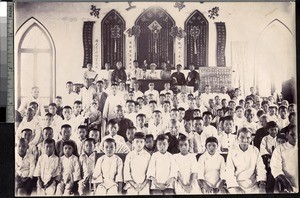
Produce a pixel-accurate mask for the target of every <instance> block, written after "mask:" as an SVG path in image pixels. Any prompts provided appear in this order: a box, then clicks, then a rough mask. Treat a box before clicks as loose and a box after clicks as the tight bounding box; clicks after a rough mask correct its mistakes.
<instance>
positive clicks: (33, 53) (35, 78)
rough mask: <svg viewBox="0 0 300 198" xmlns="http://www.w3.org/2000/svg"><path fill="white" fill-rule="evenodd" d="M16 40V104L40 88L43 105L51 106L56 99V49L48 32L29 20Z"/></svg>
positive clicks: (39, 24)
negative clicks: (34, 89)
mask: <svg viewBox="0 0 300 198" xmlns="http://www.w3.org/2000/svg"><path fill="white" fill-rule="evenodd" d="M15 40H16V42H17V43H16V46H17V54H16V55H17V59H16V71H15V72H16V77H17V78H16V79H17V83H16V98H17V105H18V106H19V105H20V101H21V99H22V98H24V97H27V96H29V95H30V93H31V88H32V87H35V86H37V87H39V88H40V95H39V97H40V98H41V99H42V101H43V103H44V104H49V102H50V101H52V99H53V98H54V96H55V86H54V84H55V47H54V43H53V40H52V38H51V36H50V34H49V32H48V31H47V29H46V28H45V27H44V26H43V25H42V24H41V23H40V22H39V21H37V20H36V19H34V18H30V19H29V20H27V21H26V22H25V23H24V24H23V25H22V26H21V27H20V28H19V29H18V31H17V33H16V38H15Z"/></svg>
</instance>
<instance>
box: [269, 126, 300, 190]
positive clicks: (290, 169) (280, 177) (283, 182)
mask: <svg viewBox="0 0 300 198" xmlns="http://www.w3.org/2000/svg"><path fill="white" fill-rule="evenodd" d="M286 137H287V139H288V141H287V142H286V143H284V144H282V145H279V146H278V147H276V148H275V150H274V151H273V154H272V158H271V162H270V167H271V172H272V175H273V176H274V178H275V180H276V181H275V192H286V191H287V192H296V193H297V192H298V188H299V187H298V185H299V184H298V177H297V176H298V172H297V167H298V166H297V161H298V153H297V152H298V148H297V145H296V143H297V132H296V125H293V126H292V127H291V128H290V131H289V133H288V134H287V136H286Z"/></svg>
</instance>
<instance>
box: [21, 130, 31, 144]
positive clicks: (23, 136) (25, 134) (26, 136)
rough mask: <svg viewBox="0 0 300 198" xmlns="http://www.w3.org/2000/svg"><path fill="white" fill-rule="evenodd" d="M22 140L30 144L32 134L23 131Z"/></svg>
mask: <svg viewBox="0 0 300 198" xmlns="http://www.w3.org/2000/svg"><path fill="white" fill-rule="evenodd" d="M22 138H24V139H26V140H27V142H30V141H31V139H32V132H31V131H23V132H22Z"/></svg>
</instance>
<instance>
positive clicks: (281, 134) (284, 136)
mask: <svg viewBox="0 0 300 198" xmlns="http://www.w3.org/2000/svg"><path fill="white" fill-rule="evenodd" d="M276 138H280V139H284V140H285V141H287V138H286V134H285V133H278V134H277V135H276Z"/></svg>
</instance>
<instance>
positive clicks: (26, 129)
mask: <svg viewBox="0 0 300 198" xmlns="http://www.w3.org/2000/svg"><path fill="white" fill-rule="evenodd" d="M24 131H25V132H26V131H29V132H30V133H32V130H31V129H29V128H25V129H22V131H21V133H23V132H24Z"/></svg>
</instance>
